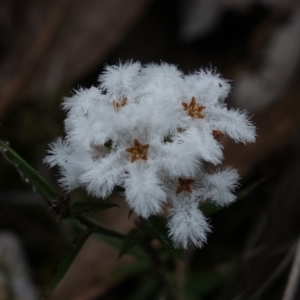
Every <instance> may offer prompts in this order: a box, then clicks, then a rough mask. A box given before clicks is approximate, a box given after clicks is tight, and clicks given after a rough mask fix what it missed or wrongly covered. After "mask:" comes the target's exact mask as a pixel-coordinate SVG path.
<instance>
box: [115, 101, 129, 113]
mask: <svg viewBox="0 0 300 300" xmlns="http://www.w3.org/2000/svg"><path fill="white" fill-rule="evenodd" d="M126 104H127V98H124V99H123V100H122V101H121V102H118V101H116V100H113V106H114V109H115V111H116V112H118V111H119V110H120V109H121V107H123V106H125V105H126Z"/></svg>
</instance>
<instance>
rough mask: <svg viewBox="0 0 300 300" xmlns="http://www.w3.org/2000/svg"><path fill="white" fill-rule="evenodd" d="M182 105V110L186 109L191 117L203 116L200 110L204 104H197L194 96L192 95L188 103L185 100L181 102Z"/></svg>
mask: <svg viewBox="0 0 300 300" xmlns="http://www.w3.org/2000/svg"><path fill="white" fill-rule="evenodd" d="M182 105H183V107H184V110H186V111H187V113H188V115H189V116H191V117H192V118H199V119H203V118H204V116H203V114H202V110H203V109H204V108H205V106H203V105H198V104H197V102H196V98H195V97H192V100H191V102H190V103H189V104H187V103H186V102H182Z"/></svg>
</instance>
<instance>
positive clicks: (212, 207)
mask: <svg viewBox="0 0 300 300" xmlns="http://www.w3.org/2000/svg"><path fill="white" fill-rule="evenodd" d="M223 207H224V206H223ZM223 207H220V206H217V205H216V204H214V203H211V202H207V203H204V204H202V205H201V206H200V210H201V211H202V213H203V214H204V215H205V216H206V217H210V216H212V215H213V214H215V213H216V212H217V211H219V210H220V209H222V208H223Z"/></svg>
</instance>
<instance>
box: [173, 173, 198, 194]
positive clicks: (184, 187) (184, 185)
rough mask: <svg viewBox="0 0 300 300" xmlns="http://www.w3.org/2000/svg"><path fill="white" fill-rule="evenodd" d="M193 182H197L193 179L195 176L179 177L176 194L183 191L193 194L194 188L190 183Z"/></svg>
mask: <svg viewBox="0 0 300 300" xmlns="http://www.w3.org/2000/svg"><path fill="white" fill-rule="evenodd" d="M193 183H195V179H193V178H188V179H183V178H181V177H179V178H178V187H177V190H176V194H179V193H181V192H183V191H185V192H188V193H190V194H191V193H192V192H193V190H192V188H191V186H190V185H191V184H193Z"/></svg>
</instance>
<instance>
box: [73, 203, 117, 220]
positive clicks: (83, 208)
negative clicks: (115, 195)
mask: <svg viewBox="0 0 300 300" xmlns="http://www.w3.org/2000/svg"><path fill="white" fill-rule="evenodd" d="M112 207H119V205H117V204H115V203H109V202H76V203H74V204H73V205H72V207H71V210H70V216H71V217H77V216H81V215H87V214H91V213H93V212H96V211H98V210H104V209H108V208H112Z"/></svg>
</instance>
